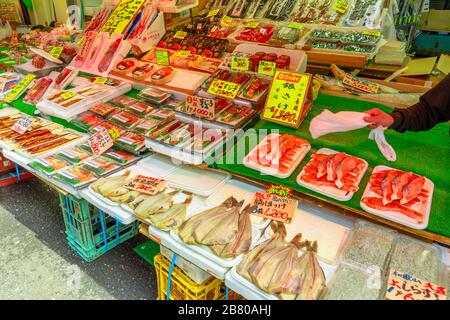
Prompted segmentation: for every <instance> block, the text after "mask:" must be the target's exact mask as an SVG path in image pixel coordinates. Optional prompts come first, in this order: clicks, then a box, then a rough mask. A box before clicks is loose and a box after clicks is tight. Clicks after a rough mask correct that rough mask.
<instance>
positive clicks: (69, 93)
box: [61, 91, 76, 100]
mask: <svg viewBox="0 0 450 320" xmlns="http://www.w3.org/2000/svg"><path fill="white" fill-rule="evenodd" d="M75 96H76V94H75V93H73V92H72V91H67V92H64V93H63V94H61V98H63V99H64V100H69V99H71V98H73V97H75Z"/></svg>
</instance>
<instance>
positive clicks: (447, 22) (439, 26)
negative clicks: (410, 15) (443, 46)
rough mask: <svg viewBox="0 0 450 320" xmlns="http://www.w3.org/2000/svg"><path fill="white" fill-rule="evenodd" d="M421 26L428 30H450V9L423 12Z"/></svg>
mask: <svg viewBox="0 0 450 320" xmlns="http://www.w3.org/2000/svg"><path fill="white" fill-rule="evenodd" d="M419 28H420V29H422V30H427V31H444V32H445V31H450V10H430V11H429V12H423V13H422V16H421V17H420V24H419Z"/></svg>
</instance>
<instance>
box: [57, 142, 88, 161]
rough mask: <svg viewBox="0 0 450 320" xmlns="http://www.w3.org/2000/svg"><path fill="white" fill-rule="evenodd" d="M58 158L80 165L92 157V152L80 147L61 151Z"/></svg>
mask: <svg viewBox="0 0 450 320" xmlns="http://www.w3.org/2000/svg"><path fill="white" fill-rule="evenodd" d="M57 156H58V157H61V158H63V159H66V160H68V161H69V162H70V163H72V164H77V163H80V162H82V161H84V160H86V159H89V158H90V157H91V156H92V152H90V151H88V150H86V149H83V148H81V147H80V146H77V147H74V148H71V149H68V150H65V151H61V152H60V153H58V154H57Z"/></svg>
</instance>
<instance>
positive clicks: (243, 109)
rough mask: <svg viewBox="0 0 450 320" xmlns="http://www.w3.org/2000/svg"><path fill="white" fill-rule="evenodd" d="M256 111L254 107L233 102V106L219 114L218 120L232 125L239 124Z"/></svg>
mask: <svg viewBox="0 0 450 320" xmlns="http://www.w3.org/2000/svg"><path fill="white" fill-rule="evenodd" d="M254 112H255V110H254V109H253V108H252V107H248V106H243V105H237V104H233V105H232V106H231V107H229V108H227V109H226V110H225V111H223V112H221V113H220V114H219V115H218V116H217V118H216V121H217V122H221V123H225V124H228V125H230V126H238V125H239V124H240V123H242V122H243V121H245V120H246V119H247V118H248V117H249V116H250V115H251V114H253V113H254Z"/></svg>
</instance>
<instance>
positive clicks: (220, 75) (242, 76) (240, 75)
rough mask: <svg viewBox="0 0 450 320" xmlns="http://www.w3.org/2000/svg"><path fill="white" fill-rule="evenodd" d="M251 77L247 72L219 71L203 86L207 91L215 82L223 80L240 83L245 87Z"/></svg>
mask: <svg viewBox="0 0 450 320" xmlns="http://www.w3.org/2000/svg"><path fill="white" fill-rule="evenodd" d="M250 77H251V76H250V75H249V74H248V73H245V72H234V71H230V70H226V69H217V70H216V71H215V72H214V73H213V74H212V75H211V76H210V77H209V78H208V79H206V80H205V82H204V83H203V84H202V86H201V87H202V88H203V89H205V90H207V89H208V88H209V86H210V85H211V83H212V82H213V81H214V80H223V81H227V82H233V83H238V84H240V85H245V83H247V81H248V80H249V79H250Z"/></svg>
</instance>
